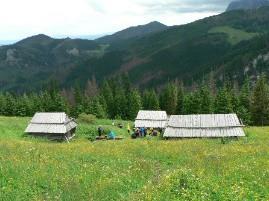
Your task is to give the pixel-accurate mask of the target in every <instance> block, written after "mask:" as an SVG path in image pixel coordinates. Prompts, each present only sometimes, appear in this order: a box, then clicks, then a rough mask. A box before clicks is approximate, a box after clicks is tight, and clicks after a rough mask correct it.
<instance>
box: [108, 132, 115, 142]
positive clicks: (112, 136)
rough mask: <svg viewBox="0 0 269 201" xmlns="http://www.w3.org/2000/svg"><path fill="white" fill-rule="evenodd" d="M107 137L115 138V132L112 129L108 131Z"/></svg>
mask: <svg viewBox="0 0 269 201" xmlns="http://www.w3.org/2000/svg"><path fill="white" fill-rule="evenodd" d="M108 139H109V140H115V139H116V134H115V133H114V131H109V133H108Z"/></svg>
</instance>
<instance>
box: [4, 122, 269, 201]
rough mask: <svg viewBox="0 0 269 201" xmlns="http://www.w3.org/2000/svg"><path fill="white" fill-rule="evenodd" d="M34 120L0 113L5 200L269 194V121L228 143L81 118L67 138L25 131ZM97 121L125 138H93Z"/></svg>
mask: <svg viewBox="0 0 269 201" xmlns="http://www.w3.org/2000/svg"><path fill="white" fill-rule="evenodd" d="M29 120H30V119H29V118H16V117H0V200H4V201H9V200H10V201H14V200H79V201H81V200H102V201H103V200H104V201H106V200H107V201H111V200H126V201H127V200H128V201H129V200H131V201H132V200H133V201H137V200H164V201H167V200H240V201H241V200H269V127H264V128H256V127H252V128H246V134H247V137H245V138H242V139H240V140H231V141H225V143H223V142H222V141H221V140H220V139H191V140H178V141H164V140H160V139H159V138H149V137H148V138H145V139H137V140H132V139H130V138H129V136H128V134H127V131H126V128H124V129H118V128H116V127H114V126H112V121H110V120H97V121H96V122H92V124H88V123H86V122H84V121H81V122H79V123H80V124H79V127H78V131H77V133H76V137H75V138H74V139H73V140H72V141H71V143H69V144H68V143H65V142H64V143H57V142H50V141H47V140H46V139H38V138H30V137H27V136H24V134H23V132H24V129H25V128H26V126H27V123H28V121H29ZM116 123H117V121H116ZM123 123H124V124H125V125H126V124H127V122H123ZM98 125H105V129H112V130H114V131H116V133H117V134H118V135H121V136H125V139H124V140H122V141H95V142H92V141H91V140H89V139H92V138H93V137H92V136H94V135H95V133H96V129H97V127H98Z"/></svg>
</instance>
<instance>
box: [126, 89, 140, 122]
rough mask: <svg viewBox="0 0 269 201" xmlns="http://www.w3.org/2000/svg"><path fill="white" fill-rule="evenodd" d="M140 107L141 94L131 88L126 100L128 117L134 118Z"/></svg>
mask: <svg viewBox="0 0 269 201" xmlns="http://www.w3.org/2000/svg"><path fill="white" fill-rule="evenodd" d="M141 108H142V101H141V96H140V93H139V91H138V90H135V89H134V90H132V91H131V92H130V96H129V100H128V119H129V120H134V119H135V118H136V115H137V113H138V111H139V110H140V109H141Z"/></svg>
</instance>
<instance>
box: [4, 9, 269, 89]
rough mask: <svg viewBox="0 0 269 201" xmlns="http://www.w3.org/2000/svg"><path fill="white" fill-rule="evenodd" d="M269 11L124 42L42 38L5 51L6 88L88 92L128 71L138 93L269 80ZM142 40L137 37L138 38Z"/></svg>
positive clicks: (234, 14) (225, 16)
mask: <svg viewBox="0 0 269 201" xmlns="http://www.w3.org/2000/svg"><path fill="white" fill-rule="evenodd" d="M268 27H269V7H264V8H260V9H256V10H247V11H245V10H239V11H231V12H226V13H223V14H220V15H217V16H213V17H209V18H205V19H203V20H199V21H196V22H193V23H190V24H187V25H181V26H173V27H169V28H166V29H165V30H163V31H158V32H155V33H151V34H146V35H144V36H143V37H131V38H128V39H120V40H117V42H109V41H102V40H96V41H88V40H71V39H52V38H50V37H47V36H44V35H39V36H35V37H31V38H28V39H26V40H23V41H20V42H18V43H16V44H14V45H11V46H2V47H0V89H2V90H13V91H24V90H32V89H39V88H41V87H42V86H43V85H44V83H46V82H48V80H49V79H52V78H53V79H57V80H58V81H59V83H60V84H61V86H62V87H71V86H73V85H74V83H76V82H79V83H81V84H82V85H84V84H85V83H86V82H87V80H88V79H90V78H91V77H92V76H93V75H94V76H95V77H96V78H97V81H101V80H103V79H104V78H107V77H111V76H114V75H117V74H119V73H123V72H128V73H129V76H130V78H131V81H132V82H133V83H134V84H136V85H137V86H141V87H143V86H147V87H149V86H153V87H157V86H160V85H162V84H163V83H165V82H167V80H173V79H180V80H183V81H185V83H186V84H192V82H193V81H199V80H201V79H203V78H206V77H207V76H208V74H209V73H210V72H211V71H213V74H214V76H215V78H216V79H218V81H219V82H222V81H223V77H227V75H228V76H230V77H233V78H234V79H236V80H237V81H239V82H240V81H241V80H242V79H243V77H244V75H245V74H248V75H249V76H251V78H253V79H255V77H256V76H257V75H258V74H259V73H261V72H266V73H268V61H269V56H268V55H269V54H268V53H269V42H268V41H269V36H268ZM134 35H135V33H134Z"/></svg>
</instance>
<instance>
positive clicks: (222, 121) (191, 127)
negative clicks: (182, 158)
mask: <svg viewBox="0 0 269 201" xmlns="http://www.w3.org/2000/svg"><path fill="white" fill-rule="evenodd" d="M242 127H243V125H242V124H241V123H240V121H239V119H238V117H237V115H236V114H208V115H174V116H171V117H170V119H169V122H168V126H167V128H166V130H165V133H164V137H165V138H222V137H242V136H245V133H244V130H243V128H242Z"/></svg>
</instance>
